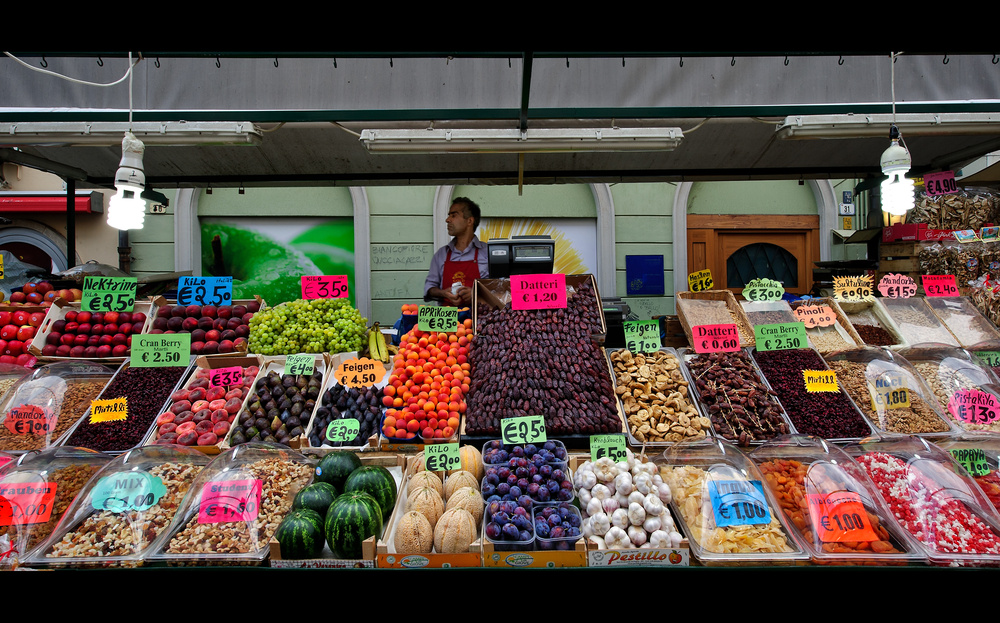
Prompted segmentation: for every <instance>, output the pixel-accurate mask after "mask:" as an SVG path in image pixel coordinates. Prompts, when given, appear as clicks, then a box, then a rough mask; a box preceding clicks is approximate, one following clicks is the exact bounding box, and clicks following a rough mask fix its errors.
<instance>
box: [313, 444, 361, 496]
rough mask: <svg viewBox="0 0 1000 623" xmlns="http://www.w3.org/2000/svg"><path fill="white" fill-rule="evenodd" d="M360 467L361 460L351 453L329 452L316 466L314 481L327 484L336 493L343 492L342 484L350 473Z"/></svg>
mask: <svg viewBox="0 0 1000 623" xmlns="http://www.w3.org/2000/svg"><path fill="white" fill-rule="evenodd" d="M359 467H361V459H359V458H358V455H356V454H354V453H353V452H347V451H339V450H338V451H336V452H330V453H329V454H327V455H326V456H324V457H323V459H322V460H321V461H320V462H319V465H318V466H316V481H317V482H328V483H330V484H331V485H333V486H334V488H335V489H337V491H344V482H345V481H346V480H347V477H348V476H350V475H351V472H353V471H354V470H356V469H358V468H359Z"/></svg>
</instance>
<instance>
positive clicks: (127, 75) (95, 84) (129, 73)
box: [4, 52, 142, 121]
mask: <svg viewBox="0 0 1000 623" xmlns="http://www.w3.org/2000/svg"><path fill="white" fill-rule="evenodd" d="M4 54H6V55H7V56H9V57H10V58H12V59H14V60H15V61H17V62H18V63H21V64H22V65H24V66H25V67H27V68H28V69H30V70H32V71H37V72H38V73H42V74H48V75H50V76H55V77H56V78H62V79H63V80H68V81H69V82H75V83H77V84H86V85H88V86H92V87H113V86H115V85H116V84H121V83H122V82H123V81H124V80H125V79H126V78H131V76H132V68H133V67H135V66H136V65H138V64H139V61H141V60H142V56H141V55H140V56H139V58H137V59H135V62H134V63H133V62H132V53H131V52H129V55H128V58H129V67H128V69H127V70H125V75H124V76H122V77H121V78H119V79H117V80H115V81H114V82H108V83H101V82H89V81H87V80H80V79H79V78H71V77H69V76H64V75H62V74H60V73H57V72H54V71H50V70H48V69H42V68H41V67H33V66H32V65H29V64H28V63H26V62H24V61H22V60H21V59H19V58H17V57H16V56H14V55H13V54H11V53H10V52H4ZM130 121H131V120H130Z"/></svg>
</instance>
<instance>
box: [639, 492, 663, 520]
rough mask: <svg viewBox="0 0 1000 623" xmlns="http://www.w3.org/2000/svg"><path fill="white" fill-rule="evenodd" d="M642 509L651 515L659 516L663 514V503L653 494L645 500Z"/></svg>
mask: <svg viewBox="0 0 1000 623" xmlns="http://www.w3.org/2000/svg"><path fill="white" fill-rule="evenodd" d="M642 507H643V508H644V509H646V512H647V513H649V514H650V515H659V514H660V513H662V512H663V502H661V501H660V498H658V497H656V496H655V495H654V494H652V493H650V494H649V495H647V496H646V497H645V498H644V499H643V501H642Z"/></svg>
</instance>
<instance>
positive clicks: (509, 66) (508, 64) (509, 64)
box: [507, 56, 513, 69]
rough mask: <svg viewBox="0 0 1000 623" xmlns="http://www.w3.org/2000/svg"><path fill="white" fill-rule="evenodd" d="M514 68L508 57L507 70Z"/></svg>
mask: <svg viewBox="0 0 1000 623" xmlns="http://www.w3.org/2000/svg"><path fill="white" fill-rule="evenodd" d="M512 67H513V65H511V63H510V57H509V56H508V57H507V69H510V68H512Z"/></svg>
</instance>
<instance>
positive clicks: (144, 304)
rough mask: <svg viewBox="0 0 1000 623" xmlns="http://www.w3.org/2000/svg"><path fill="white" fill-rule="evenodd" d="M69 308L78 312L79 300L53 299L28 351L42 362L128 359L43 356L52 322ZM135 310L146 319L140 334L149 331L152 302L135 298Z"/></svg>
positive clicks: (118, 362) (63, 316) (118, 361)
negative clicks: (71, 301)
mask: <svg viewBox="0 0 1000 623" xmlns="http://www.w3.org/2000/svg"><path fill="white" fill-rule="evenodd" d="M70 310H75V311H78V312H79V311H80V301H75V302H73V303H70V302H68V301H66V300H65V299H56V300H55V301H53V302H52V306H51V307H49V310H48V313H47V314H46V315H45V319H44V320H42V324H41V325H39V327H38V331H36V332H35V337H33V338H32V339H31V343H30V344H29V345H28V352H29V353H31V354H32V355H34V356H35V357H37V358H38V360H39V361H44V362H54V361H76V360H80V359H83V360H85V361H94V362H97V363H110V364H116V365H121V364H122V363H123V362H124V361H125V360H126V359H128V357H104V358H100V357H93V358H89V359H88V358H85V357H54V356H52V357H50V356H43V355H42V349H43V348H45V340H46V339H47V338H48V337H49V334H50V333H52V324H53V323H54V322H56V321H57V320H65V319H66V312H68V311H70ZM135 312H141V313H143V314H145V315H146V321H145V322H144V323H143V325H142V330H141V331H140V334H143V335H145V334H147V333H149V330H150V328H152V326H153V318H154V316H155V315H156V311H155V310H154V308H153V304H152V303H151V302H150V301H148V300H146V301H139V300H137V301H136V302H135V305H134V306H133V307H132V313H135ZM131 335H133V336H134V335H138V334H136V333H134V332H133V333H132V334H131Z"/></svg>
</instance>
